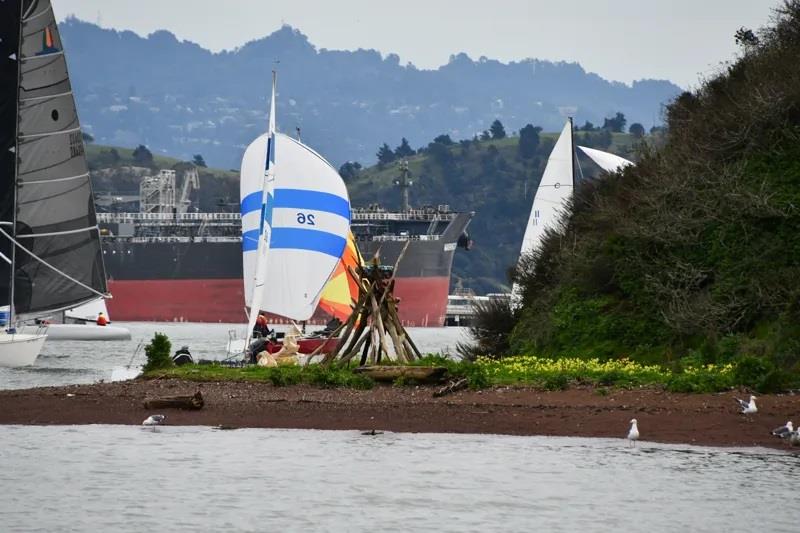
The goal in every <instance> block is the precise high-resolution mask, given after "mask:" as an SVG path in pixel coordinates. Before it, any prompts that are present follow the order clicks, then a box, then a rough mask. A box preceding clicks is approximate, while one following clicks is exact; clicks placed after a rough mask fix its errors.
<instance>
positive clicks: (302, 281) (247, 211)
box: [240, 72, 355, 353]
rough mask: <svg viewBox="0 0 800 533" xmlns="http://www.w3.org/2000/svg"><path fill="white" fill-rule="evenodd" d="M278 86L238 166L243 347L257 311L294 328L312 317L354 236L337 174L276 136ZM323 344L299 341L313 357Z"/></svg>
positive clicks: (304, 149)
mask: <svg viewBox="0 0 800 533" xmlns="http://www.w3.org/2000/svg"><path fill="white" fill-rule="evenodd" d="M276 81H277V76H276V74H275V72H273V76H272V98H271V100H270V114H269V127H268V130H267V132H266V133H264V134H263V135H261V136H259V137H258V138H256V139H255V140H254V141H253V142H252V143H251V144H250V145H249V146H248V147H247V149H246V150H245V153H244V157H243V159H242V167H241V182H240V194H241V214H242V263H243V271H244V295H245V306H246V307H248V308H249V309H250V313H249V322H248V326H247V335H248V336H247V342H246V344H245V346H249V345H250V340H251V339H252V334H253V327H254V326H255V323H256V318H257V315H258V314H259V312H260V311H264V312H268V313H272V314H275V315H279V316H282V317H286V318H289V319H291V320H294V321H297V322H302V321H305V320H308V319H309V318H311V315H312V314H313V313H314V310H315V309H316V308H317V305H318V304H319V301H320V298H321V296H322V292H323V289H324V288H325V286H326V284H327V283H328V281H329V280H330V279H331V275H332V274H334V271H335V270H336V269H337V265H339V264H340V261H341V259H342V257H343V254H344V252H345V249H346V247H347V239H348V235H349V233H350V199H349V196H348V194H347V188H346V187H345V184H344V182H343V181H342V178H341V177H340V176H339V173H338V172H337V171H336V169H335V168H333V167H332V166H331V165H330V163H328V162H327V161H326V160H325V159H324V158H323V157H322V156H320V155H319V154H318V153H316V152H315V151H314V150H312V149H311V148H309V147H308V146H306V145H305V144H303V143H302V142H300V141H299V140H296V139H293V138H291V137H289V136H288V135H284V134H282V133H279V132H278V131H277V130H276V126H275V105H276V102H275V97H276ZM353 246H355V243H353ZM334 277H335V276H334ZM323 342H325V338H319V337H317V338H314V339H302V338H301V339H300V343H299V344H300V347H299V351H300V352H301V353H309V352H311V351H313V350H314V349H316V348H317V347H319V344H320V343H323Z"/></svg>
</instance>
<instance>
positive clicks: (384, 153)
mask: <svg viewBox="0 0 800 533" xmlns="http://www.w3.org/2000/svg"><path fill="white" fill-rule="evenodd" d="M375 155H377V156H378V163H379V164H381V165H388V164H389V163H391V162H392V161H394V160H395V159H396V157H395V155H394V152H393V151H392V149H391V148H389V145H388V144H386V143H383V146H381V147H380V148H378V153H377V154H375Z"/></svg>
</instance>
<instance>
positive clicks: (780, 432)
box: [772, 420, 794, 439]
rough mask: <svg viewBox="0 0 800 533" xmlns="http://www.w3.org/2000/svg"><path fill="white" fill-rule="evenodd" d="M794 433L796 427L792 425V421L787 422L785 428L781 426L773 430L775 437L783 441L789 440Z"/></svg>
mask: <svg viewBox="0 0 800 533" xmlns="http://www.w3.org/2000/svg"><path fill="white" fill-rule="evenodd" d="M792 433H794V426H793V425H792V421H791V420H789V421H788V422H786V425H785V426H781V427H778V428H775V429H773V430H772V434H773V435H775V436H776V437H780V438H782V439H786V438H788V437H789V436H790V435H791V434H792Z"/></svg>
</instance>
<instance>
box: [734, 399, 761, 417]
mask: <svg viewBox="0 0 800 533" xmlns="http://www.w3.org/2000/svg"><path fill="white" fill-rule="evenodd" d="M736 401H737V402H738V404H739V407H740V408H741V409H742V414H743V415H752V414H755V413H757V412H758V407H756V397H755V396H753V395H752V394H751V395H750V401H749V402H746V401H744V400H740V399H739V398H736Z"/></svg>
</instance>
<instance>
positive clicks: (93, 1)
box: [52, 0, 781, 87]
mask: <svg viewBox="0 0 800 533" xmlns="http://www.w3.org/2000/svg"><path fill="white" fill-rule="evenodd" d="M52 2H53V4H54V8H55V10H56V16H57V17H58V18H59V20H63V18H64V17H66V16H67V15H69V14H74V15H76V16H77V17H79V18H81V19H84V20H88V21H90V22H99V23H100V25H101V26H103V27H109V28H117V29H130V30H133V31H135V32H136V33H139V34H141V35H147V34H149V33H151V32H153V31H154V30H157V29H167V30H169V31H171V32H173V33H174V34H176V35H177V36H178V38H179V39H186V40H190V41H194V42H196V43H198V44H200V45H202V46H203V47H205V48H209V49H211V50H214V51H219V50H222V49H232V48H236V47H237V46H241V45H242V44H244V43H246V42H247V41H250V40H253V39H257V38H260V37H264V36H265V35H268V34H270V33H272V32H273V31H275V30H276V29H278V28H279V27H280V25H281V24H282V23H287V24H291V25H292V26H294V27H296V28H298V29H300V30H301V31H302V32H303V33H305V34H306V35H308V37H309V39H310V41H311V42H312V43H313V44H314V45H316V46H317V48H329V49H345V50H353V49H356V48H374V49H376V50H379V51H380V52H382V53H384V54H388V53H397V54H398V55H399V56H400V60H401V63H406V62H411V63H414V64H415V65H416V66H417V67H419V68H436V67H438V66H440V65H442V64H444V63H447V60H448V58H449V57H450V55H451V54H454V53H458V52H466V53H467V54H469V55H470V57H472V58H474V59H477V58H478V57H480V56H487V57H489V58H493V59H499V60H501V61H504V62H507V61H510V60H518V59H524V58H527V57H534V58H538V59H548V60H567V61H578V62H579V63H581V65H583V66H584V68H586V70H589V71H591V72H596V73H598V74H600V75H601V76H603V77H604V78H608V79H613V80H619V81H624V82H631V81H632V80H634V79H641V78H667V79H670V80H672V81H674V82H676V83H678V84H679V85H681V86H683V87H690V86H693V85H695V84H696V81H697V79H698V76H700V75H703V74H708V73H710V72H713V71H714V69H716V68H717V67H718V65H719V63H720V62H721V61H724V60H728V59H731V58H732V57H734V55H735V53H736V46H735V44H734V40H733V34H734V32H735V31H736V30H737V29H738V28H739V27H741V26H746V27H751V28H756V27H759V26H762V25H764V24H766V23H767V22H768V20H769V18H770V16H771V10H772V8H773V7H775V6H777V5H779V4H780V3H781V1H780V0H555V1H554V0H527V1H526V0H452V1H445V0H392V1H386V0H288V1H285V2H278V1H276V0H225V1H223V2H220V1H219V0H135V1H132V0H52Z"/></svg>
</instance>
